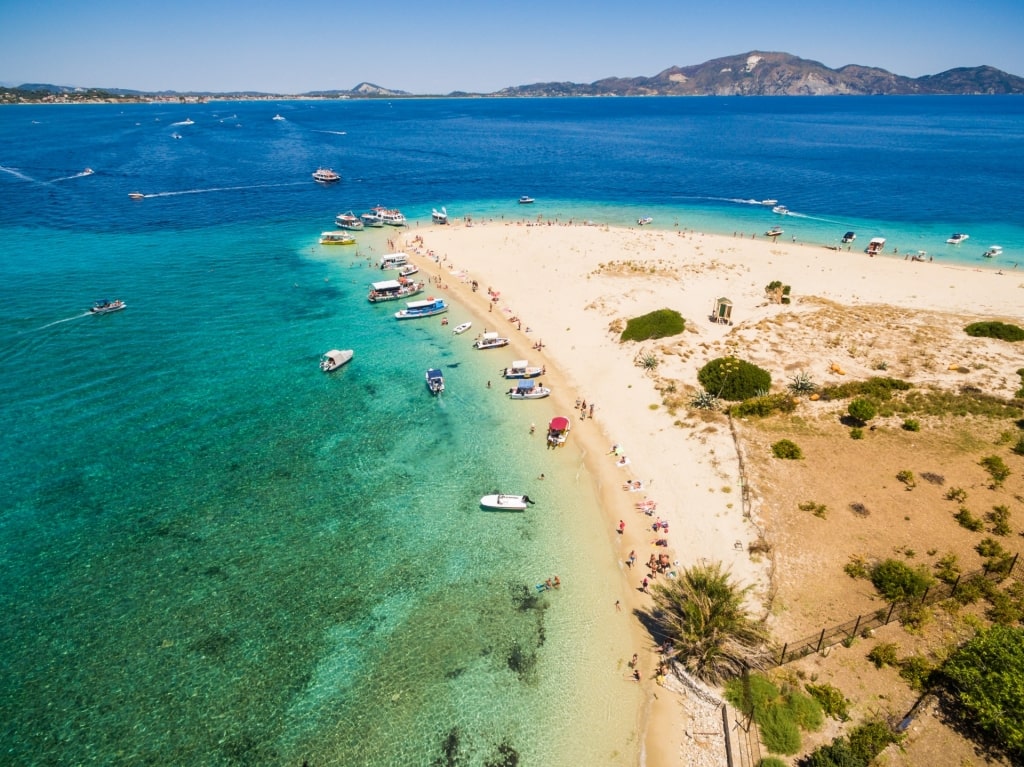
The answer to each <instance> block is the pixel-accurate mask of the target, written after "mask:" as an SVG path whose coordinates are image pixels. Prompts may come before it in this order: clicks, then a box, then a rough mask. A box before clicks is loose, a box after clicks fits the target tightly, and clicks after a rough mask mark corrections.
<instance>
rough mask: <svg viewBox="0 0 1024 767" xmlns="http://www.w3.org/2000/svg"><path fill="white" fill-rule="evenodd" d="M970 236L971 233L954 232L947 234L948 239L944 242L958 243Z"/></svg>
mask: <svg viewBox="0 0 1024 767" xmlns="http://www.w3.org/2000/svg"><path fill="white" fill-rule="evenodd" d="M970 238H971V235H969V234H964V233H963V232H954V233H953V234H951V235H950V236H949V239H948V240H946V242H948V243H949V244H950V245H959V244H960V243H961V242H963V241H964V240H969V239H970Z"/></svg>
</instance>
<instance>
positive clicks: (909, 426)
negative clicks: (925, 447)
mask: <svg viewBox="0 0 1024 767" xmlns="http://www.w3.org/2000/svg"><path fill="white" fill-rule="evenodd" d="M902 428H903V431H921V422H920V421H918V420H917V419H915V418H905V419H904V420H903V427H902Z"/></svg>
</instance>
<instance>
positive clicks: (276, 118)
mask: <svg viewBox="0 0 1024 767" xmlns="http://www.w3.org/2000/svg"><path fill="white" fill-rule="evenodd" d="M270 119H272V120H283V119H284V118H283V117H281V115H274V116H273V117H272V118H270Z"/></svg>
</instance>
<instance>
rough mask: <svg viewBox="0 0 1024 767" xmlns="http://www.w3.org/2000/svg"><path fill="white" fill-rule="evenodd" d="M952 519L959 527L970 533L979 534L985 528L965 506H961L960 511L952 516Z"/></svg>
mask: <svg viewBox="0 0 1024 767" xmlns="http://www.w3.org/2000/svg"><path fill="white" fill-rule="evenodd" d="M953 519H955V520H956V521H957V522H959V523H960V527H963V528H965V529H967V530H970V531H971V532H972V533H977V532H979V531H980V530H981V529H982V528H983V527H984V526H985V523H984V522H982V521H981V520H980V519H978V518H977V517H976V516H974V515H973V514H971V512H970V509H968V508H967V507H966V506H961V507H960V511H958V512H957V513H956V514H955V515H954V516H953Z"/></svg>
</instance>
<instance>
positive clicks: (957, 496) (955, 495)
mask: <svg viewBox="0 0 1024 767" xmlns="http://www.w3.org/2000/svg"><path fill="white" fill-rule="evenodd" d="M943 497H944V498H945V499H946V500H947V501H956V502H957V503H963V502H964V501H966V500H967V491H966V490H964V489H963V488H962V487H951V488H949V490H947V491H946V494H945V495H944V496H943Z"/></svg>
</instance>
